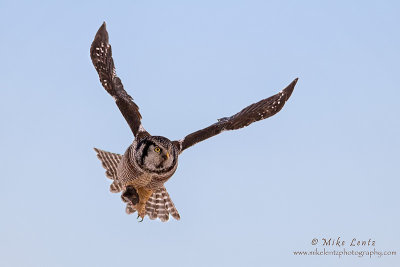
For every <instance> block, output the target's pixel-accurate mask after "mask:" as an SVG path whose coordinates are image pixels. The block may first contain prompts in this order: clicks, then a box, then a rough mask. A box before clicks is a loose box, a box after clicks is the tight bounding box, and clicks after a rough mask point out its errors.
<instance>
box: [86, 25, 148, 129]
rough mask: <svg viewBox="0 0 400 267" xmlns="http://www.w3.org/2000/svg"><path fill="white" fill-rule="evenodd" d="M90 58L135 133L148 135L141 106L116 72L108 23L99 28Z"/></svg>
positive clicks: (104, 85)
mask: <svg viewBox="0 0 400 267" xmlns="http://www.w3.org/2000/svg"><path fill="white" fill-rule="evenodd" d="M90 58H91V59H92V62H93V65H94V67H95V68H96V71H97V72H98V74H99V78H100V82H101V84H102V85H103V87H104V89H106V91H107V92H108V93H109V94H110V95H111V96H112V97H113V98H114V100H115V102H116V103H117V106H118V108H119V110H120V111H121V113H122V115H123V116H124V118H125V120H126V121H127V122H128V124H129V127H130V128H131V130H132V132H133V134H134V135H135V136H136V137H137V135H138V134H139V135H143V134H144V135H148V133H147V132H146V130H144V128H143V127H142V124H141V122H140V120H141V119H142V116H141V115H140V113H139V107H138V106H137V105H136V104H135V103H134V102H133V99H132V97H131V96H130V95H128V93H127V92H126V91H125V90H124V86H123V85H122V82H121V79H120V78H118V76H117V74H116V73H115V67H114V60H113V58H112V52H111V45H110V44H109V43H108V33H107V30H106V23H105V22H104V23H103V25H101V27H100V28H99V30H98V31H97V33H96V36H95V37H94V40H93V43H92V46H91V47H90Z"/></svg>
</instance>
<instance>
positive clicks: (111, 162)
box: [94, 148, 123, 193]
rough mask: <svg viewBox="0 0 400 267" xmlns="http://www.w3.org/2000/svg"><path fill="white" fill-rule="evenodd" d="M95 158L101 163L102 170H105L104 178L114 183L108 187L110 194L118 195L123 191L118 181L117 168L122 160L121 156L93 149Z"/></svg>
mask: <svg viewBox="0 0 400 267" xmlns="http://www.w3.org/2000/svg"><path fill="white" fill-rule="evenodd" d="M94 151H96V153H97V158H98V159H99V160H100V161H101V163H102V165H103V168H104V169H106V176H107V177H108V178H110V179H111V180H114V182H113V183H112V184H111V185H110V191H111V192H112V193H118V192H120V191H121V190H122V189H123V186H122V184H121V183H120V182H119V181H118V177H117V166H118V164H119V162H120V160H121V158H122V156H121V155H119V154H115V153H111V152H107V151H104V150H101V149H98V148H94Z"/></svg>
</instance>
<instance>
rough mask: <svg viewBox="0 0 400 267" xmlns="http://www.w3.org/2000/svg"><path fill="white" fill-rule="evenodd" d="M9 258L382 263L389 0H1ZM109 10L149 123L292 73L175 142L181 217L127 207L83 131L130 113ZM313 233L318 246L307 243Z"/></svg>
mask: <svg viewBox="0 0 400 267" xmlns="http://www.w3.org/2000/svg"><path fill="white" fill-rule="evenodd" d="M0 12H1V15H0V36H1V42H0V51H1V52H0V53H1V62H2V64H0V73H1V76H0V77H1V90H0V99H1V105H0V122H1V125H2V130H1V132H0V147H1V149H2V153H1V156H0V162H1V183H2V185H1V187H0V210H1V220H0V265H1V266H35V267H36V266H52V267H54V266H156V265H160V264H162V265H163V266H307V267H309V266H338V265H339V264H340V266H352V267H353V266H363V267H365V266H380V267H382V266H383V267H386V266H387V267H389V266H397V265H399V264H400V255H397V256H386V257H382V258H376V257H373V258H372V259H370V258H365V257H364V258H358V257H354V256H347V257H345V258H341V259H339V258H337V257H336V256H302V257H300V256H293V251H294V250H312V249H315V247H314V246H312V245H311V240H312V239H313V238H319V239H321V238H323V237H328V238H329V237H332V238H336V237H339V236H340V237H341V238H342V239H344V240H351V239H352V238H357V239H369V238H372V239H374V240H376V245H375V249H376V250H383V251H384V250H396V251H397V253H398V254H400V245H399V244H400V243H399V241H400V228H399V225H400V215H399V202H400V195H399V193H398V192H399V186H400V182H399V179H400V170H399V149H400V138H399V136H400V120H399V114H400V108H399V104H398V99H399V97H400V93H399V86H398V80H399V74H400V67H399V62H400V53H399V47H400V34H399V25H400V16H399V12H400V4H399V2H398V1H329V2H328V1H205V0H204V1H115V2H111V1H91V2H89V1H87V2H80V1H64V2H56V1H40V3H33V2H31V1H26V2H23V1H7V0H2V1H0ZM103 21H106V22H107V26H108V31H109V34H110V43H111V45H112V46H113V54H114V60H115V64H116V66H117V73H118V75H119V76H120V77H121V78H122V81H123V83H124V85H125V88H126V90H127V91H128V93H130V94H131V95H132V96H133V97H134V99H135V101H136V103H137V104H138V105H139V106H140V110H141V113H142V115H143V124H144V126H145V128H146V129H147V130H148V131H149V132H150V133H152V134H154V135H164V136H166V137H168V138H170V139H180V138H182V137H183V136H185V135H186V134H189V133H191V132H193V131H196V130H198V129H201V128H203V127H206V126H208V125H210V124H211V123H214V122H215V121H216V119H218V118H220V117H224V116H228V115H232V114H234V113H235V112H237V111H239V110H240V109H242V108H243V107H245V106H247V105H248V104H251V103H253V102H256V101H258V100H260V99H262V98H266V97H269V96H270V95H273V94H275V93H276V92H278V91H280V90H281V89H282V88H284V87H285V86H286V85H287V84H289V83H290V82H291V81H292V80H293V79H294V78H296V77H299V82H298V84H297V87H296V89H295V91H294V93H293V95H292V97H291V99H290V100H289V102H288V103H287V104H286V106H285V107H284V109H283V110H282V111H281V112H280V113H279V114H278V115H276V116H274V117H272V118H270V119H268V120H264V121H262V122H258V123H255V124H253V125H251V126H249V127H247V128H245V129H242V130H239V131H235V132H225V133H223V134H221V135H219V136H217V137H214V138H212V139H209V140H207V141H205V142H203V143H200V144H198V145H196V146H194V147H192V148H190V149H188V150H187V151H185V152H184V153H183V154H182V155H181V157H180V162H179V164H180V165H179V167H178V170H177V172H176V173H175V175H174V176H173V177H172V178H171V180H170V181H168V182H167V184H166V187H167V189H168V191H169V192H170V195H171V197H172V199H173V201H174V202H175V204H176V206H177V208H178V210H179V211H180V214H181V217H182V219H181V221H175V220H171V221H170V222H168V223H161V222H160V221H150V220H149V219H145V221H144V222H143V223H140V224H139V223H137V220H136V216H128V215H126V214H125V212H124V206H123V204H122V202H121V200H120V197H119V196H118V195H116V194H111V193H110V192H109V191H108V187H109V184H110V181H109V180H107V178H106V177H105V175H104V170H103V168H102V167H101V164H100V162H99V161H98V159H97V158H96V157H95V153H94V151H93V149H92V148H93V147H99V148H102V149H105V150H109V151H112V152H117V153H123V152H124V150H125V149H126V147H127V146H128V145H129V144H130V143H131V142H132V134H131V132H130V130H129V127H128V126H127V125H126V123H125V121H124V119H123V118H122V116H121V114H120V113H119V111H118V109H117V107H116V106H115V103H114V101H113V100H112V98H111V97H110V96H109V95H108V94H107V93H106V92H105V91H104V90H103V88H102V87H101V85H100V83H99V81H98V76H97V74H96V72H95V70H94V68H93V66H92V64H91V61H90V58H89V47H90V44H91V42H92V40H93V37H94V35H95V33H96V31H97V29H98V27H99V26H100V25H101V23H102V22H103ZM317 247H318V248H322V247H320V246H317Z"/></svg>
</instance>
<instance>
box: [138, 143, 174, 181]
mask: <svg viewBox="0 0 400 267" xmlns="http://www.w3.org/2000/svg"><path fill="white" fill-rule="evenodd" d="M136 152H137V157H136V161H137V163H138V164H139V166H140V167H141V168H143V169H144V170H146V171H148V172H153V173H159V174H161V173H165V172H168V171H170V170H171V169H172V168H173V167H174V166H175V165H176V161H177V153H176V151H175V148H174V146H173V144H172V142H171V141H170V140H168V139H167V138H165V137H161V136H149V137H148V138H145V139H143V140H141V141H140V142H139V143H138V146H137V149H136Z"/></svg>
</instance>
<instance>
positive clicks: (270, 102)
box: [174, 78, 298, 152]
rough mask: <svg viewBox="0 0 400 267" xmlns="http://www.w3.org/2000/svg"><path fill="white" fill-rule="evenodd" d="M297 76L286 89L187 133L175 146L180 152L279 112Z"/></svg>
mask: <svg viewBox="0 0 400 267" xmlns="http://www.w3.org/2000/svg"><path fill="white" fill-rule="evenodd" d="M297 80H298V79H297V78H296V79H295V80H294V81H293V82H291V83H290V84H289V85H288V86H287V87H286V88H285V89H283V90H282V91H280V92H279V93H277V94H276V95H273V96H271V97H269V98H266V99H263V100H261V101H259V102H257V103H254V104H252V105H250V106H248V107H246V108H244V109H243V110H242V111H240V112H238V113H236V114H235V115H233V116H231V117H225V118H221V119H219V120H218V122H217V123H214V124H212V125H211V126H209V127H207V128H204V129H202V130H199V131H197V132H194V133H191V134H189V135H187V136H186V137H185V138H183V139H182V140H179V141H174V144H175V146H176V147H177V148H178V150H179V151H180V152H182V151H183V150H185V149H186V148H188V147H191V146H193V145H194V144H196V143H198V142H201V141H203V140H205V139H207V138H210V137H212V136H215V135H217V134H219V133H221V132H223V131H228V130H236V129H240V128H243V127H246V126H248V125H249V124H251V123H253V122H256V121H259V120H263V119H266V118H268V117H271V116H273V115H275V114H276V113H278V112H279V111H280V110H281V109H282V108H283V106H284V105H285V103H286V101H287V100H288V99H289V97H290V96H291V94H292V92H293V90H294V87H295V85H296V83H297Z"/></svg>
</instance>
